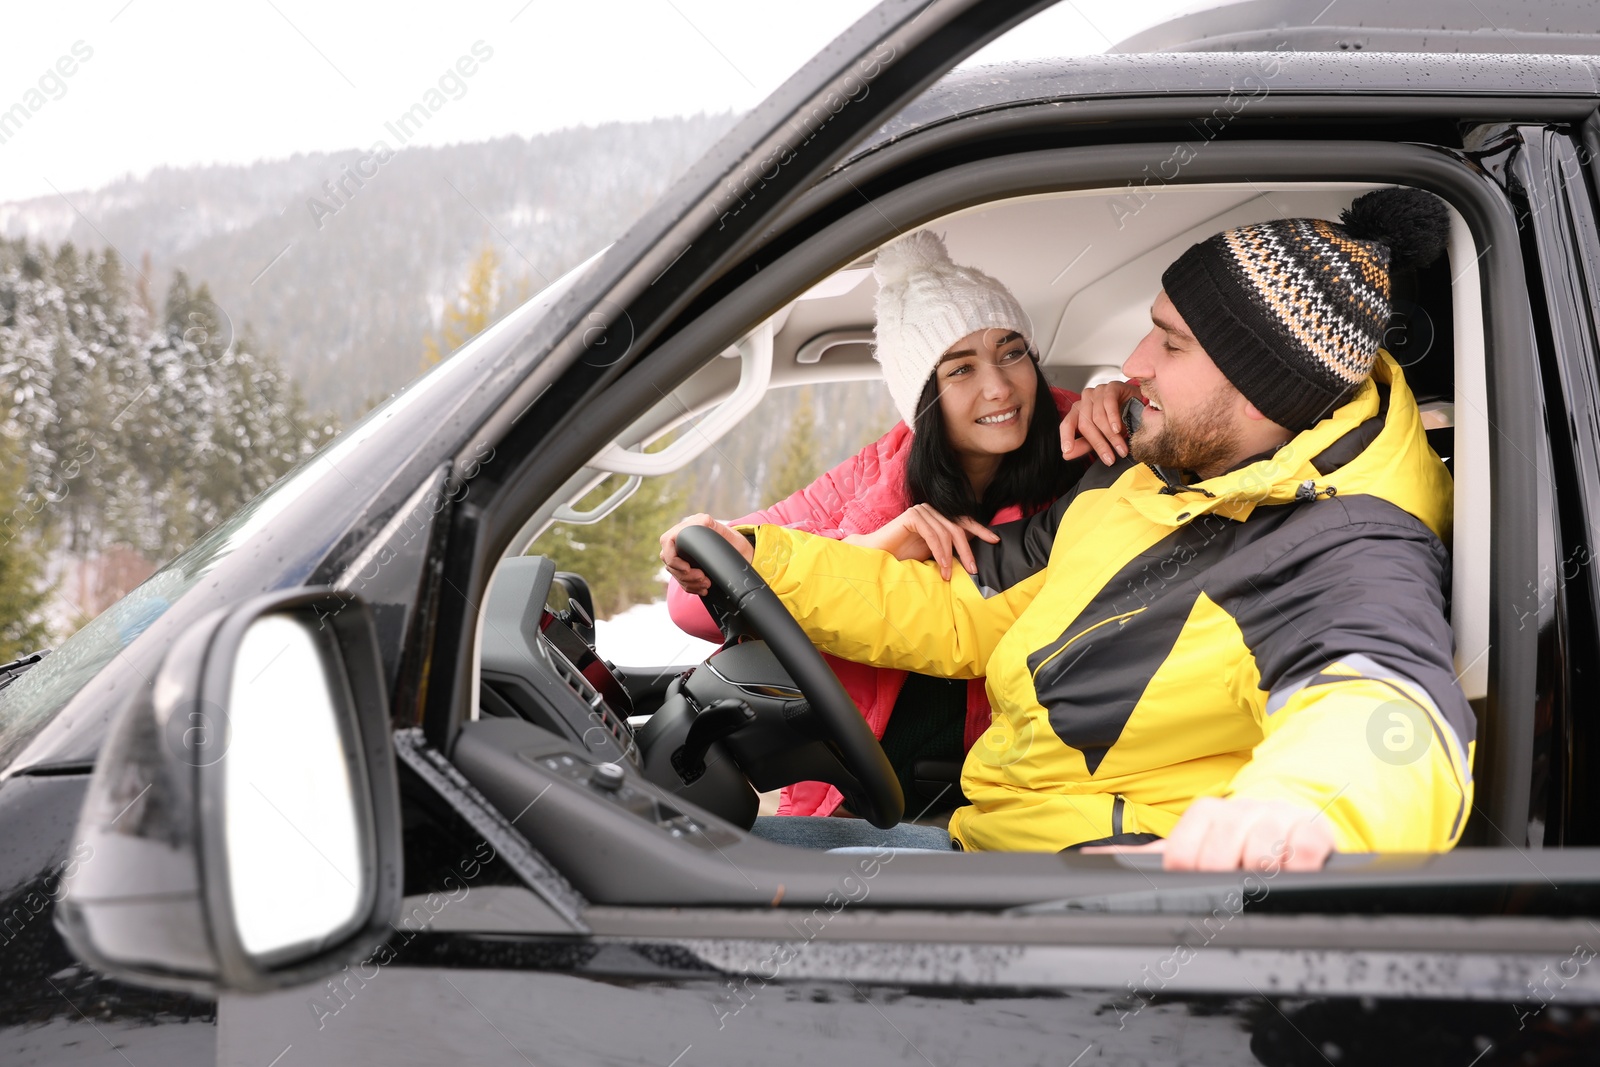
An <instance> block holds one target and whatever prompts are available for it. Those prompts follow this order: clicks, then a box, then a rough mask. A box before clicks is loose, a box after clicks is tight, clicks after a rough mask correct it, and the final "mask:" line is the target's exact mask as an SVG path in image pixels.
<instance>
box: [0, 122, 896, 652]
mask: <svg viewBox="0 0 1600 1067" xmlns="http://www.w3.org/2000/svg"><path fill="white" fill-rule="evenodd" d="M733 118H734V117H733V116H732V115H716V116H694V117H689V118H682V119H661V120H655V121H651V122H642V123H614V124H608V125H605V126H600V127H593V128H579V129H572V130H562V131H557V132H555V133H551V134H545V135H542V136H539V137H533V138H519V137H508V138H501V139H498V140H495V141H490V142H484V143H479V144H462V145H450V146H444V147H436V148H407V149H405V150H403V151H401V152H398V153H396V154H395V155H394V157H393V158H392V159H390V160H389V161H388V162H386V163H385V164H384V165H383V166H382V168H381V169H380V170H379V171H378V172H377V174H376V175H370V172H371V169H372V168H371V167H370V166H368V167H366V168H360V167H358V164H359V163H360V161H361V160H362V158H363V153H361V152H358V151H352V152H348V153H312V154H309V155H296V156H294V157H293V158H291V159H287V160H276V161H264V162H260V163H256V164H253V165H249V166H213V167H196V168H185V169H172V168H164V169H158V170H157V171H155V172H153V173H152V174H150V175H148V176H146V177H144V178H139V179H132V178H130V179H125V180H123V181H121V182H118V183H114V184H113V185H111V186H108V187H106V188H104V189H100V190H94V191H87V192H75V193H69V194H66V195H64V196H61V197H58V198H43V199H39V200H30V201H22V202H15V203H9V204H0V662H4V661H5V660H7V659H10V658H12V657H14V656H16V655H20V654H22V653H24V652H27V651H31V650H33V649H36V648H42V647H49V646H53V645H55V644H59V643H60V641H61V640H62V639H64V638H65V637H67V636H69V635H70V634H71V633H72V632H74V631H75V630H76V629H77V628H78V627H79V626H81V625H82V624H83V623H84V622H86V621H88V619H90V618H92V617H94V616H95V615H96V614H98V613H99V612H100V611H102V610H104V609H105V608H106V607H107V606H109V605H110V604H111V603H113V602H114V601H115V600H116V599H117V598H119V597H120V596H121V595H122V594H123V593H125V592H126V591H128V590H129V589H131V588H133V586H135V585H137V584H138V583H139V582H140V581H142V580H143V579H144V578H145V577H147V576H148V575H149V574H150V573H152V572H153V570H154V569H155V568H156V567H158V566H159V565H160V564H161V563H163V562H165V561H166V560H168V559H171V558H173V557H174V556H175V555H177V554H178V553H179V552H180V551H182V549H183V548H185V547H186V546H187V545H189V544H191V543H193V541H194V540H195V539H196V538H198V537H199V536H200V535H201V534H203V533H204V532H205V531H206V530H208V529H209V528H210V527H211V526H213V525H215V524H216V523H217V522H219V521H221V520H222V519H224V518H226V517H227V516H228V515H229V514H231V513H232V512H233V511H235V510H236V509H237V508H239V507H240V506H242V505H243V504H244V503H246V502H248V501H249V500H250V499H252V498H253V497H254V496H255V495H256V494H257V493H259V492H261V491H262V490H263V489H265V488H266V487H267V486H269V485H271V484H272V483H273V482H274V481H275V480H276V479H277V478H279V477H281V476H282V475H283V474H284V473H285V472H287V471H288V470H289V469H290V468H292V467H293V466H294V465H295V464H296V463H298V462H300V461H301V460H302V459H304V458H305V457H307V456H308V455H310V454H311V453H312V452H313V451H315V450H316V449H317V448H318V447H320V446H321V445H322V444H323V443H324V442H325V441H327V440H328V439H329V438H330V437H332V436H333V435H335V434H336V433H337V431H338V428H339V427H340V425H349V424H351V423H353V422H354V421H355V420H356V419H357V418H359V417H360V416H361V415H362V414H364V413H365V412H366V411H367V410H369V409H370V408H371V407H372V406H374V405H375V404H376V403H378V402H380V401H381V400H383V399H384V398H386V397H387V396H389V395H390V394H391V393H393V392H394V391H396V390H397V389H399V388H400V387H401V386H402V385H404V384H405V383H406V382H408V381H410V380H411V379H413V378H415V377H416V376H417V374H418V373H420V372H421V371H422V370H423V369H424V368H425V367H426V366H428V365H429V364H431V363H433V362H436V361H437V360H439V359H442V358H448V356H449V353H450V352H452V351H453V350H454V349H455V348H456V347H458V346H459V345H460V344H461V343H463V342H464V341H466V340H467V339H469V338H470V337H472V336H473V335H474V334H476V333H477V332H479V331H480V330H482V329H483V328H484V327H485V326H487V325H488V324H489V323H492V322H493V321H495V320H496V319H498V318H499V317H500V316H502V315H504V314H505V313H506V312H508V311H509V310H511V309H512V308H513V307H515V306H517V304H519V303H520V302H521V301H522V300H524V299H526V298H527V297H528V296H530V295H531V294H532V293H533V292H536V291H537V290H538V289H540V288H542V287H543V285H544V284H545V283H546V282H547V281H549V280H552V279H554V278H556V277H559V276H560V274H562V273H563V272H565V271H566V270H568V269H569V268H571V267H572V266H574V265H576V264H577V263H580V262H582V261H583V260H584V259H585V258H587V257H588V256H590V255H592V254H593V253H595V252H596V251H598V250H600V249H601V248H603V247H604V246H605V245H606V244H608V243H609V242H611V241H613V240H615V239H616V238H617V237H618V236H619V235H620V234H621V233H622V232H623V231H624V230H626V228H627V227H628V225H629V224H631V223H632V222H633V221H634V220H635V219H636V218H638V217H639V216H640V215H641V214H642V213H643V212H644V211H646V210H647V209H648V208H649V207H650V205H651V204H652V203H654V201H655V200H656V198H657V197H659V196H660V194H661V193H662V192H663V191H664V190H665V189H666V188H667V186H668V185H669V184H670V183H671V182H672V181H673V180H674V179H676V178H677V177H678V175H679V174H681V173H682V172H683V171H684V170H686V169H687V168H688V167H689V165H690V164H691V163H692V162H693V161H694V159H695V158H697V157H698V155H699V154H700V153H701V152H703V151H704V150H705V148H706V147H708V146H709V145H710V144H711V142H712V141H714V140H715V138H716V137H717V136H720V134H721V133H722V132H724V131H725V130H726V129H727V128H728V126H730V125H731V124H732V122H733ZM353 168H354V169H353ZM358 170H359V171H360V173H365V174H369V176H368V177H367V178H365V179H364V180H363V181H361V182H360V183H357V182H355V181H352V180H350V179H349V178H348V177H347V175H350V174H356V173H357V171H358ZM308 205H309V206H308ZM863 384H865V383H855V384H852V385H840V386H833V387H826V388H821V389H816V390H788V389H786V390H780V391H778V392H776V393H774V394H773V395H771V396H769V397H768V398H767V400H765V401H764V402H763V404H762V406H761V408H760V409H758V411H757V412H756V413H755V414H754V415H753V416H752V417H751V418H749V419H747V420H746V421H745V422H744V423H743V424H742V425H741V426H739V427H738V428H736V429H735V431H734V432H733V434H731V435H730V436H729V437H728V438H726V439H725V440H724V441H723V442H721V443H720V447H719V448H717V449H713V450H711V451H709V452H708V453H707V454H706V455H705V456H703V457H701V459H700V460H699V461H697V462H696V463H695V464H693V465H691V466H690V467H689V468H687V469H685V470H684V471H681V472H679V473H678V474H677V475H674V476H672V477H670V478H661V479H652V480H650V481H649V482H648V483H647V484H646V485H645V486H644V488H643V489H641V490H640V492H639V493H637V494H636V496H635V497H634V498H633V499H632V500H630V501H629V502H628V503H627V504H625V505H624V506H623V507H622V508H621V509H619V510H618V511H617V512H616V513H615V514H614V515H613V516H611V517H610V518H609V519H607V520H606V521H604V522H602V523H600V524H598V525H595V526H584V527H560V526H558V527H556V528H554V529H553V530H551V531H550V532H549V533H547V534H546V535H545V537H544V538H541V541H540V543H539V544H538V545H536V546H535V550H536V551H540V552H546V553H548V554H550V555H552V556H555V557H557V559H558V560H559V562H560V563H561V565H562V566H563V567H568V568H570V569H574V570H579V571H583V572H586V573H588V574H591V575H595V576H598V579H597V580H596V579H592V580H596V586H595V592H596V596H597V599H598V600H599V601H600V607H601V613H602V615H603V616H604V615H610V614H613V613H616V612H621V611H624V610H626V609H627V608H628V607H629V606H631V605H633V604H638V603H647V602H649V601H651V600H653V599H655V598H657V597H659V596H660V595H661V593H662V589H661V583H660V581H659V579H658V577H657V572H658V570H659V565H658V561H656V560H655V558H654V556H655V548H654V546H655V538H656V536H657V534H659V532H660V530H661V529H663V528H665V526H666V525H668V524H670V523H671V522H672V521H673V520H675V519H676V518H678V517H680V516H681V515H683V514H685V513H687V512H688V511H693V510H708V511H711V512H713V513H715V514H719V515H724V516H729V517H731V516H735V515H741V514H745V513H748V512H749V511H751V510H754V509H755V508H756V507H759V506H762V505H764V504H767V503H770V502H772V501H773V500H775V499H778V498H780V497H782V496H784V495H787V493H788V492H790V491H792V490H793V489H794V488H798V487H799V486H801V485H803V484H805V483H806V482H808V481H809V480H810V479H811V478H812V477H814V476H815V474H816V473H818V472H820V471H821V470H822V469H824V468H825V467H826V466H829V465H831V464H832V463H834V462H837V461H838V460H840V459H842V458H844V457H845V456H846V455H848V454H850V453H851V452H853V451H855V450H856V449H858V448H859V447H860V446H861V445H863V444H865V443H866V442H867V441H869V440H872V439H873V438H874V437H876V436H877V435H878V434H880V433H881V432H882V431H883V430H885V429H887V428H888V426H889V425H891V424H892V423H893V421H894V415H893V407H892V405H891V404H890V403H889V400H888V396H887V393H886V392H885V391H884V390H882V389H881V388H876V387H870V386H868V387H865V388H863ZM610 488H611V486H609V485H607V486H604V487H602V489H603V491H602V492H601V494H600V495H602V496H603V495H604V494H605V493H608V492H609V491H610ZM641 546H642V547H641Z"/></svg>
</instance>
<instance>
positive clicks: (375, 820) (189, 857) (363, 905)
mask: <svg viewBox="0 0 1600 1067" xmlns="http://www.w3.org/2000/svg"><path fill="white" fill-rule="evenodd" d="M389 730H390V727H389V707H388V699H387V696H386V694H385V692H384V683H383V673H382V669H381V661H380V658H379V654H378V644H377V638H376V632H375V629H374V625H373V620H372V614H371V612H370V610H369V609H368V608H367V606H366V605H365V604H364V603H361V602H360V601H358V600H357V601H351V600H344V599H343V598H341V597H339V596H337V595H335V594H334V593H333V592H332V590H330V589H326V588H317V589H302V590H295V591H293V592H289V593H284V592H277V593H270V594H267V595H265V596H261V597H257V598H255V599H253V600H251V601H248V602H246V603H244V604H242V605H240V606H238V607H235V608H229V609H224V610H223V611H219V612H217V613H215V614H213V615H211V616H209V617H207V618H206V619H204V620H202V621H201V622H200V623H198V624H197V625H195V626H194V627H193V628H191V629H190V630H189V631H188V632H187V633H185V634H183V635H182V636H181V637H180V638H179V639H178V640H177V641H176V642H174V644H173V646H172V648H171V649H170V650H169V651H168V653H167V656H166V659H164V660H163V661H162V663H161V666H160V668H159V669H158V670H157V672H156V674H155V678H154V681H153V683H152V684H151V685H150V686H149V687H147V688H142V689H140V690H139V691H137V692H136V693H135V694H134V695H133V697H132V698H130V700H129V702H128V703H127V704H125V705H124V706H123V708H122V710H121V711H120V712H119V714H118V717H117V719H116V721H115V722H114V723H113V725H112V727H111V730H110V732H109V734H108V735H107V738H106V742H105V745H104V747H103V748H102V749H101V752H100V757H99V760H98V762H97V763H96V764H95V770H94V776H93V778H92V779H91V780H90V784H89V790H88V793H87V796H86V797H85V800H84V806H83V811H82V813H81V814H80V816H79V822H78V840H79V841H81V842H84V843H86V844H87V845H89V846H90V847H91V848H92V849H93V852H92V853H91V855H92V857H93V858H92V860H91V861H90V862H86V863H85V864H84V865H83V867H82V870H81V873H80V875H79V877H78V878H77V879H76V880H75V881H74V882H73V884H72V887H71V889H70V890H69V891H68V894H67V896H66V898H65V899H64V900H63V901H62V904H61V906H60V907H59V908H58V909H57V917H56V923H57V926H58V927H59V928H60V930H61V933H62V936H63V937H65V938H66V940H67V943H68V944H69V945H70V946H71V948H72V950H73V951H74V952H75V953H77V955H78V956H79V958H81V959H82V960H84V961H85V962H86V963H88V964H90V965H91V966H93V967H94V968H95V969H97V970H99V971H101V972H102V973H104V974H107V975H110V976H112V977H114V978H119V979H123V980H126V981H130V982H138V983H141V984H145V985H156V986H164V987H169V988H177V989H183V990H188V991H193V992H202V993H207V994H213V995H214V994H215V993H216V992H217V991H220V990H238V991H253V990H264V989H273V988H278V987H282V986H288V985H296V984H300V983H303V982H307V981H311V980H314V979H316V978H319V977H322V976H323V975H325V974H328V973H332V972H334V971H337V970H338V969H339V968H340V967H342V966H344V965H345V964H347V963H352V962H356V961H358V960H360V959H361V958H363V957H364V956H366V955H369V954H370V953H371V952H372V950H373V948H374V946H375V945H377V944H381V943H382V942H383V941H384V940H385V938H386V935H387V933H388V924H389V922H390V921H392V920H393V919H395V918H396V917H397V916H398V914H399V908H400V898H401V849H400V803H399V790H398V787H397V785H396V776H395V766H394V753H393V750H392V748H391V740H390V732H389Z"/></svg>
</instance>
